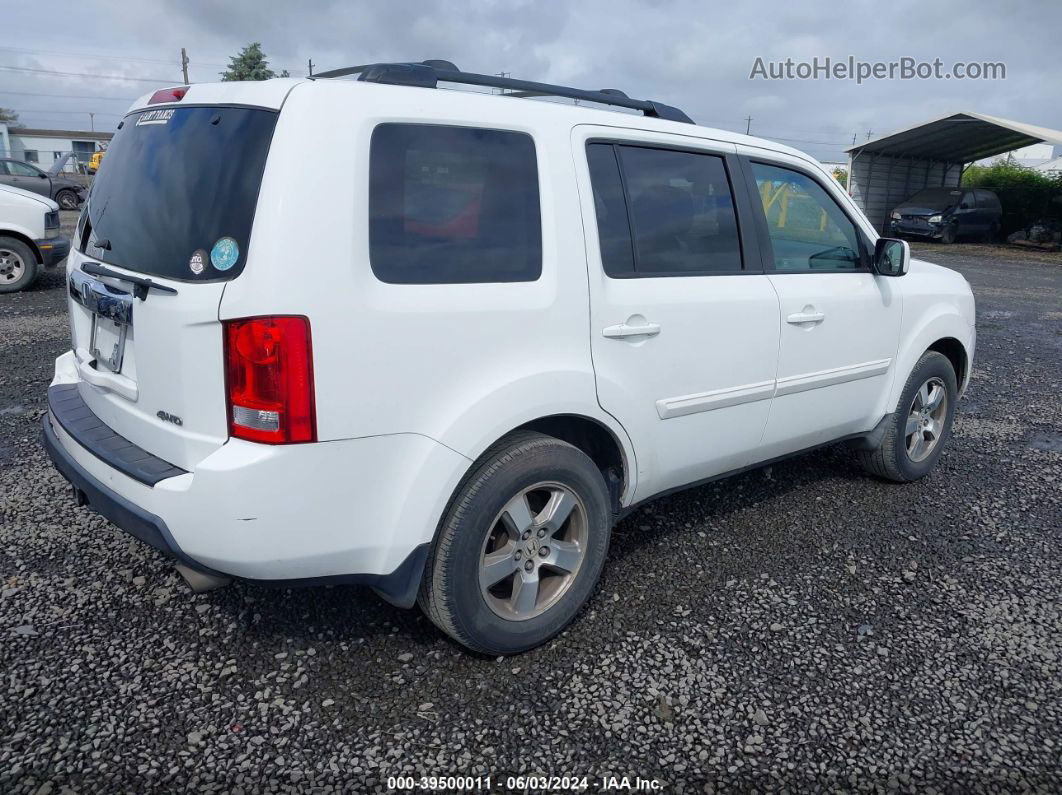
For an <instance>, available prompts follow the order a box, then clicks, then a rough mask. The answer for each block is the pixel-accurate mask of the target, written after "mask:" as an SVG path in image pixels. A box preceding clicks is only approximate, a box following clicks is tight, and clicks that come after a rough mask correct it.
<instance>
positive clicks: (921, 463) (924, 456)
mask: <svg viewBox="0 0 1062 795" xmlns="http://www.w3.org/2000/svg"><path fill="white" fill-rule="evenodd" d="M958 397H959V388H958V384H957V381H956V376H955V370H954V368H953V367H952V366H951V362H950V361H949V360H948V358H947V357H946V356H944V355H943V354H941V353H937V352H936V351H926V353H924V354H923V355H922V358H921V359H919V360H918V363H917V364H916V365H915V367H914V370H912V371H911V375H910V376H909V377H908V379H907V383H906V384H905V385H904V388H903V393H902V394H901V395H900V401H899V403H898V404H897V407H896V412H895V413H894V414H892V415H891V416H890V419H889V424H888V426H887V427H886V428H885V434H884V436H883V437H882V439H881V442H880V443H879V444H878V446H877V447H876V448H874V449H871V450H861V451H859V459H860V463H861V464H862V465H863V468H864V469H866V471H867V472H869V473H871V474H872V475H877V476H878V477H880V478H885V479H886V480H893V481H896V482H897V483H910V482H912V481H915V480H918V479H919V478H923V477H925V476H926V475H928V474H929V473H930V471H932V469H933V467H935V466H936V464H937V460H938V459H939V458H940V454H941V452H942V451H943V449H944V445H946V444H947V442H948V439H950V438H951V423H952V420H953V419H954V418H955V405H956V403H957V402H958Z"/></svg>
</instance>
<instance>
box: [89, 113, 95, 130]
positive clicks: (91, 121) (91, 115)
mask: <svg viewBox="0 0 1062 795" xmlns="http://www.w3.org/2000/svg"><path fill="white" fill-rule="evenodd" d="M89 129H90V130H91V131H92V132H96V114H95V113H93V112H92V111H91V110H90V111H89Z"/></svg>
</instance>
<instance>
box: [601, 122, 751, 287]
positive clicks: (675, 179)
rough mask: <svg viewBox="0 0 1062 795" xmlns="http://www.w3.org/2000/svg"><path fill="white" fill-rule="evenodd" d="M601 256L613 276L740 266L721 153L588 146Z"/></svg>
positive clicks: (733, 269)
mask: <svg viewBox="0 0 1062 795" xmlns="http://www.w3.org/2000/svg"><path fill="white" fill-rule="evenodd" d="M587 162H588V165H589V169H590V181H591V184H592V187H593V191H594V205H595V209H596V215H597V225H598V236H599V239H600V243H601V260H602V266H603V267H604V269H605V273H607V274H608V275H609V276H613V277H618V276H631V275H634V276H692V275H701V274H709V273H736V272H740V271H741V269H742V259H741V243H740V240H739V237H738V225H737V216H736V214H735V212H734V200H733V195H732V193H731V189H730V180H729V178H728V175H727V171H726V165H725V163H724V161H723V158H722V157H719V156H718V155H712V154H707V153H703V154H702V153H698V152H688V151H679V150H674V149H664V148H654V147H646V146H634V145H623V144H610V143H591V144H590V145H589V146H587Z"/></svg>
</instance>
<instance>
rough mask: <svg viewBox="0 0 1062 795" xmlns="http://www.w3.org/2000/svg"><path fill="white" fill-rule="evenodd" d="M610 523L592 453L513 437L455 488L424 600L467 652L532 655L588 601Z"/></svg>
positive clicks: (535, 437) (539, 438) (531, 436)
mask: <svg viewBox="0 0 1062 795" xmlns="http://www.w3.org/2000/svg"><path fill="white" fill-rule="evenodd" d="M611 529H612V513H611V510H610V508H609V500H608V490H607V488H606V486H605V481H604V478H603V477H602V476H601V472H600V471H599V470H598V468H597V467H596V466H595V464H594V462H593V461H591V460H590V458H589V457H588V456H587V455H586V454H584V453H583V452H582V451H581V450H579V449H578V448H576V447H573V446H572V445H570V444H568V443H567V442H562V441H560V440H559V439H555V438H553V437H551V436H543V435H541V434H537V433H530V432H523V431H521V432H517V433H513V434H510V435H509V436H507V437H505V438H504V439H502V440H501V441H499V442H498V443H497V444H496V445H494V446H493V447H492V448H491V449H490V450H488V451H487V452H486V453H484V455H483V456H482V458H480V460H479V461H478V462H477V463H476V464H475V465H474V466H473V467H472V469H471V471H470V472H469V474H468V475H466V476H465V478H464V480H463V481H462V482H461V484H460V485H459V486H458V488H457V491H456V493H455V495H454V497H453V499H452V500H451V503H450V506H449V508H448V510H447V513H446V515H445V516H444V517H443V520H442V523H441V525H440V527H439V533H438V536H437V538H436V540H435V543H434V544H433V545H432V549H431V552H430V553H429V555H428V561H427V564H426V566H425V571H424V579H423V580H422V582H421V586H420V593H419V595H418V597H417V601H418V603H419V604H420V607H421V609H422V610H423V611H424V613H425V614H426V615H427V616H428V618H430V619H431V620H432V622H433V623H434V624H435V625H436V626H437V627H439V629H441V630H442V631H443V632H445V633H446V634H447V635H449V636H450V637H452V638H453V639H454V640H456V641H457V642H458V643H461V644H462V645H464V646H467V647H468V648H469V649H472V650H474V651H478V652H483V653H486V654H492V655H498V654H501V655H508V654H516V653H519V652H522V651H527V650H528V649H531V648H534V647H535V646H538V645H540V644H542V643H545V642H546V641H547V640H549V639H550V638H552V637H553V636H554V635H556V634H557V633H559V632H560V631H561V630H563V629H564V628H565V627H566V626H567V625H568V624H569V623H570V622H571V621H572V619H573V618H574V617H575V615H576V614H577V613H578V612H579V610H580V609H581V608H582V607H583V605H584V604H585V603H586V601H587V599H588V598H589V597H590V594H591V593H592V592H593V590H594V586H595V585H596V584H597V579H598V576H599V575H600V573H601V569H602V566H603V565H604V562H605V556H606V554H607V552H608V542H609V535H610V532H611Z"/></svg>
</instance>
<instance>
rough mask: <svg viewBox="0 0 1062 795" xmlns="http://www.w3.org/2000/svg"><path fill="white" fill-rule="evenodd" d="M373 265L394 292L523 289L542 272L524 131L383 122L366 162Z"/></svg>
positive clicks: (534, 186)
mask: <svg viewBox="0 0 1062 795" xmlns="http://www.w3.org/2000/svg"><path fill="white" fill-rule="evenodd" d="M369 160H370V164H369V259H370V264H371V266H372V270H373V273H374V274H376V277H377V278H378V279H380V280H381V281H384V282H389V283H391V284H468V283H475V282H527V281H534V280H536V279H538V277H539V276H540V275H541V273H542V220H541V211H540V209H539V189H538V162H537V159H536V156H535V143H534V141H533V140H532V138H531V136H529V135H527V134H526V133H519V132H511V131H506V130H489V129H481V128H476V127H450V126H443V125H427V124H391V123H389V124H381V125H379V126H377V127H376V129H375V130H373V134H372V143H371V147H370V156H369Z"/></svg>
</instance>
